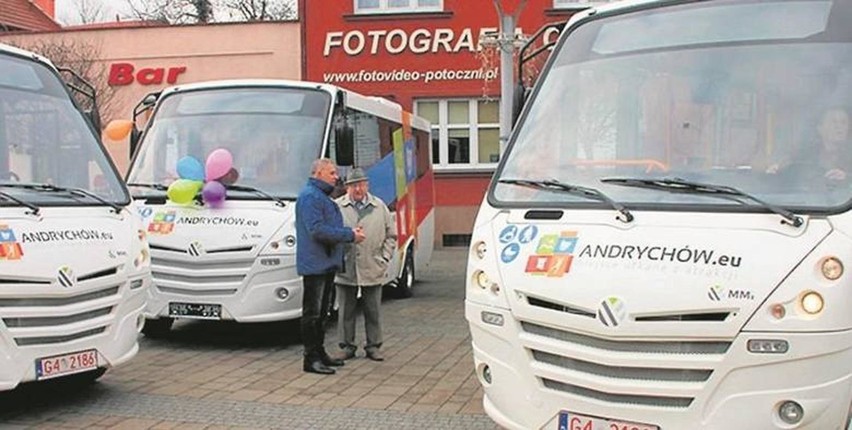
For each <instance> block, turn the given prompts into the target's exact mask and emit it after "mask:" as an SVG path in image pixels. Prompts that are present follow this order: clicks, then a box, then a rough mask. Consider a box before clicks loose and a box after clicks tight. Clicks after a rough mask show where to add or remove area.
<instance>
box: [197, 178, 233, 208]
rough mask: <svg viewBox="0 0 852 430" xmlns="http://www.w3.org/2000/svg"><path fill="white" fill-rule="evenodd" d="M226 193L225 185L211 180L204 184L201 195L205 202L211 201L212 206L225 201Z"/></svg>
mask: <svg viewBox="0 0 852 430" xmlns="http://www.w3.org/2000/svg"><path fill="white" fill-rule="evenodd" d="M226 193H227V191H226V190H225V186H224V185H222V184H221V183H219V182H217V181H210V182H208V183H206V184H204V188H202V189H201V197H203V198H204V202H205V203H209V204H210V205H211V206H218V205H219V204H221V203H222V202H223V201H225V194H226Z"/></svg>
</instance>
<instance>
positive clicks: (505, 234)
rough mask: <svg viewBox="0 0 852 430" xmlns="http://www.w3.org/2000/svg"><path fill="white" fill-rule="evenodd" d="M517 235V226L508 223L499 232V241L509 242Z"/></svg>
mask: <svg viewBox="0 0 852 430" xmlns="http://www.w3.org/2000/svg"><path fill="white" fill-rule="evenodd" d="M517 235H518V227H517V226H515V225H508V226H506V228H504V229H503V231H501V232H500V243H509V242H511V241H513V240H515V237H516V236H517Z"/></svg>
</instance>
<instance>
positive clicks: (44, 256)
mask: <svg viewBox="0 0 852 430" xmlns="http://www.w3.org/2000/svg"><path fill="white" fill-rule="evenodd" d="M129 203H130V195H129V193H128V191H127V189H126V188H125V186H124V184H123V183H122V181H121V179H120V178H119V176H118V173H117V172H116V169H115V167H114V166H113V164H112V163H111V162H110V160H109V158H108V157H107V155H106V152H105V151H104V149H103V147H102V146H101V145H100V144H99V140H98V134H97V132H96V131H95V129H94V128H93V127H92V125H91V124H90V123H89V122H88V120H87V118H86V117H85V115H84V114H83V112H82V111H81V110H80V109H79V108H78V106H77V105H76V104H75V102H74V101H73V100H72V98H71V95H70V94H69V92H68V89H67V88H66V85H65V84H64V83H63V81H62V79H61V78H60V75H59V73H58V72H57V69H56V68H54V66H53V65H52V64H51V63H50V62H49V61H48V60H47V59H45V58H42V57H40V56H38V55H35V54H33V53H30V52H25V51H22V50H20V49H16V48H13V47H11V46H7V45H0V285H2V288H0V390H10V389H13V388H15V387H16V386H17V385H18V384H19V383H21V382H26V381H38V380H44V379H50V378H56V377H61V376H66V375H71V374H77V373H82V375H80V376H79V377H80V378H83V379H92V380H94V379H96V378H97V377H99V376H100V375H102V374H103V372H104V371H105V370H106V369H107V368H109V367H112V366H117V365H120V364H122V363H124V362H126V361H127V360H129V359H131V358H132V357H133V356H134V355H136V352H137V351H138V349H139V346H138V343H137V336H138V334H139V331H140V330H141V328H142V325H143V324H144V316H143V314H142V311H143V309H144V307H145V297H146V295H147V289H148V287H149V285H150V284H151V271H150V259H149V256H148V245H147V241H146V238H145V232H144V231H143V230H142V229H141V224H140V223H139V220H138V218H137V217H136V216H135V214H134V213H133V212H131V211H129V210H128V209H127V206H128V204H129Z"/></svg>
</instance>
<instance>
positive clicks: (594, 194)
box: [497, 179, 633, 223]
mask: <svg viewBox="0 0 852 430" xmlns="http://www.w3.org/2000/svg"><path fill="white" fill-rule="evenodd" d="M497 182H499V183H501V184H512V185H520V186H522V187H529V188H535V189H539V190H547V191H561V192H566V193H568V194H572V195H575V196H580V197H585V198H587V199H591V200H597V201H601V202H606V203H607V204H609V205H610V206H612V207H613V208H614V209H615V210H616V211H618V212H619V213H620V214H621V215H622V216H623V218H622V217H616V218H617V219H618V220H620V221H622V222H625V223H628V222H632V221H633V214H632V213H630V211H629V210H627V208H625V207H624V205H622V204H621V203H618V202H617V201H615V200H613V199H611V198H609V196H607V195H606V194H604V193H602V192H600V191H598V190H596V189H594V188H589V187H583V186H580V185H572V184H566V183H564V182H560V181H557V180H556V179H547V180H539V179H500V180H498V181H497Z"/></svg>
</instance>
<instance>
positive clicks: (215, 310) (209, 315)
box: [169, 303, 222, 320]
mask: <svg viewBox="0 0 852 430" xmlns="http://www.w3.org/2000/svg"><path fill="white" fill-rule="evenodd" d="M169 316H170V317H178V318H196V319H204V320H218V319H221V318H222V305H213V304H205V303H169Z"/></svg>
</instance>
